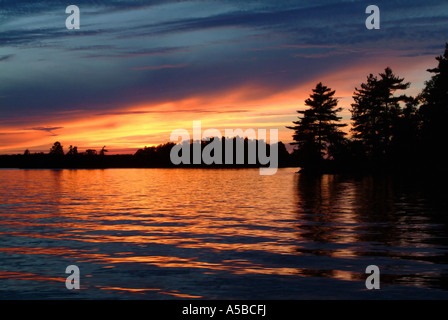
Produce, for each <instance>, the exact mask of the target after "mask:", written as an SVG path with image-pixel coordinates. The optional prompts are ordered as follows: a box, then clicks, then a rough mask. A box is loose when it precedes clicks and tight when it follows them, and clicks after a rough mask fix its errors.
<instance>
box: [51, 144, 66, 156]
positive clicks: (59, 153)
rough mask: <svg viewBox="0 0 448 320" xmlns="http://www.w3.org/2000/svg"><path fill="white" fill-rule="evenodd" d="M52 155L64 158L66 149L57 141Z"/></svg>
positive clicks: (52, 148)
mask: <svg viewBox="0 0 448 320" xmlns="http://www.w3.org/2000/svg"><path fill="white" fill-rule="evenodd" d="M50 154H51V155H57V156H63V155H64V149H63V146H62V145H61V143H60V142H59V141H56V142H55V143H54V144H53V146H52V147H51V149H50Z"/></svg>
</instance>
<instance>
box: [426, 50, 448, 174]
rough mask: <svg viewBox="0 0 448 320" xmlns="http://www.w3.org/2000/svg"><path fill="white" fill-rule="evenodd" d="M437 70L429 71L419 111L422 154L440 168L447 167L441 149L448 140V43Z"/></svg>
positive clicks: (438, 58) (439, 58)
mask: <svg viewBox="0 0 448 320" xmlns="http://www.w3.org/2000/svg"><path fill="white" fill-rule="evenodd" d="M436 60H437V61H438V65H437V67H436V68H433V69H428V70H427V71H428V72H431V73H433V74H434V75H433V76H432V77H431V79H430V80H429V81H427V82H426V83H425V85H426V86H425V88H424V89H423V91H422V93H421V95H420V98H421V100H422V106H421V107H420V109H419V114H420V116H421V119H422V122H421V135H422V146H423V147H422V152H423V153H424V154H425V156H426V160H427V161H428V162H430V163H432V164H436V165H438V166H439V167H445V166H446V164H445V163H444V162H445V158H444V157H443V156H442V155H441V149H442V148H443V146H444V145H445V143H446V141H447V139H448V130H447V128H446V122H447V119H448V43H447V44H446V46H445V52H444V54H443V55H441V56H438V57H436Z"/></svg>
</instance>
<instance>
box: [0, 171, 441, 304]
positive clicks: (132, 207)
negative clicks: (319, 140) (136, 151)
mask: <svg viewBox="0 0 448 320" xmlns="http://www.w3.org/2000/svg"><path fill="white" fill-rule="evenodd" d="M295 171H296V170H294V169H281V170H279V171H278V173H277V174H275V175H273V176H260V175H259V171H258V169H253V170H252V169H240V170H230V169H224V170H212V169H209V170H206V169H205V170H204V169H107V170H0V221H1V224H0V298H1V299H54V298H63V299H66V298H76V299H104V298H106V299H108V298H112V299H117V298H124V299H136V298H143V299H173V298H175V299H179V298H206V299H213V298H217V299H264V298H266V299H302V298H307V299H318V298H338V299H339V298H356V299H360V298H366V299H370V298H400V299H403V298H414V297H418V298H423V297H427V298H447V297H448V283H447V280H446V279H447V277H446V274H447V272H446V271H447V263H448V259H447V248H448V239H447V225H448V222H447V218H446V216H445V211H446V203H444V202H443V199H444V198H443V197H437V195H434V194H433V193H431V192H429V190H428V189H427V188H426V187H423V186H422V185H420V184H419V183H418V182H413V181H398V180H397V179H392V178H390V177H372V176H370V177H362V178H361V177H347V176H338V175H324V176H321V177H314V176H306V175H303V174H296V173H295ZM71 264H75V265H77V266H78V267H79V268H80V270H81V290H78V291H69V290H67V289H66V288H65V278H66V277H67V276H68V275H66V274H65V268H66V266H68V265H71ZM370 264H375V265H378V266H379V267H380V270H381V286H382V287H381V289H380V290H376V292H374V291H369V290H366V288H365V284H364V281H365V278H366V274H365V273H364V271H365V268H366V267H367V266H368V265H370Z"/></svg>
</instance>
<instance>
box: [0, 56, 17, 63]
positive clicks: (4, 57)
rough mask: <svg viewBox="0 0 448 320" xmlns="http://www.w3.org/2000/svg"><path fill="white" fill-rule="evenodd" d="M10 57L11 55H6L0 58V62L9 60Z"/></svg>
mask: <svg viewBox="0 0 448 320" xmlns="http://www.w3.org/2000/svg"><path fill="white" fill-rule="evenodd" d="M12 57H14V55H13V54H8V55H6V56H0V62H1V61H7V60H10V59H11V58H12Z"/></svg>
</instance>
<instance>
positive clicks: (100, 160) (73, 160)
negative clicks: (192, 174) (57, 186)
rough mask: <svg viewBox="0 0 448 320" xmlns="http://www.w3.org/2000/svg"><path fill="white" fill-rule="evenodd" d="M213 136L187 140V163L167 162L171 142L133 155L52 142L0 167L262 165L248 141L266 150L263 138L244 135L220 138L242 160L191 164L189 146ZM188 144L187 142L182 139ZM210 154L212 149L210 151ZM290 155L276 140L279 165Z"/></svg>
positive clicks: (2, 159)
mask: <svg viewBox="0 0 448 320" xmlns="http://www.w3.org/2000/svg"><path fill="white" fill-rule="evenodd" d="M214 139H215V138H212V139H210V140H209V141H190V142H189V144H188V147H189V148H190V164H179V165H174V164H173V163H172V162H171V157H170V154H171V149H172V148H173V146H174V145H175V143H173V142H168V143H163V144H159V145H157V146H151V147H144V148H142V149H139V150H137V151H136V152H135V153H134V154H121V155H106V152H108V150H106V146H104V147H103V148H102V149H101V150H100V151H99V152H97V151H96V150H94V149H87V150H86V151H85V152H78V148H77V147H76V146H72V145H70V147H69V148H68V151H67V152H65V151H64V147H63V145H62V144H61V143H60V142H59V141H56V142H55V143H54V144H53V146H52V147H51V148H50V150H49V152H48V153H43V152H38V153H31V152H30V151H29V150H28V149H27V150H25V152H24V153H23V154H21V155H1V156H0V167H3V168H11V167H14V168H171V167H183V168H195V167H205V168H221V167H227V168H259V167H261V166H264V164H261V163H260V162H259V161H256V162H252V161H250V160H249V158H250V157H249V144H253V145H255V146H256V148H258V147H260V144H262V143H264V144H265V148H266V150H267V151H268V152H270V151H269V150H270V145H269V144H266V142H264V141H259V140H256V139H254V140H249V139H248V138H242V137H233V138H226V137H222V138H221V139H222V144H221V146H222V150H220V152H221V154H222V155H223V156H225V154H226V147H225V146H226V140H228V139H229V140H231V141H232V144H233V150H236V149H237V148H238V146H237V145H239V146H242V148H241V149H242V150H244V157H243V159H244V160H243V162H242V163H239V162H238V161H236V152H234V153H233V159H234V161H233V163H232V164H229V165H226V164H214V165H213V164H212V165H207V164H205V163H202V162H201V163H199V164H194V161H193V153H194V152H193V148H194V145H195V144H200V149H201V152H202V151H203V150H204V148H205V147H206V146H207V145H209V144H210V143H212V142H213V141H214ZM186 143H188V142H186ZM213 153H214V151H213ZM295 163H296V161H294V159H293V156H292V155H291V154H290V153H289V152H288V151H287V150H286V146H285V145H284V144H283V143H282V142H278V165H279V167H289V166H294V165H295Z"/></svg>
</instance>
